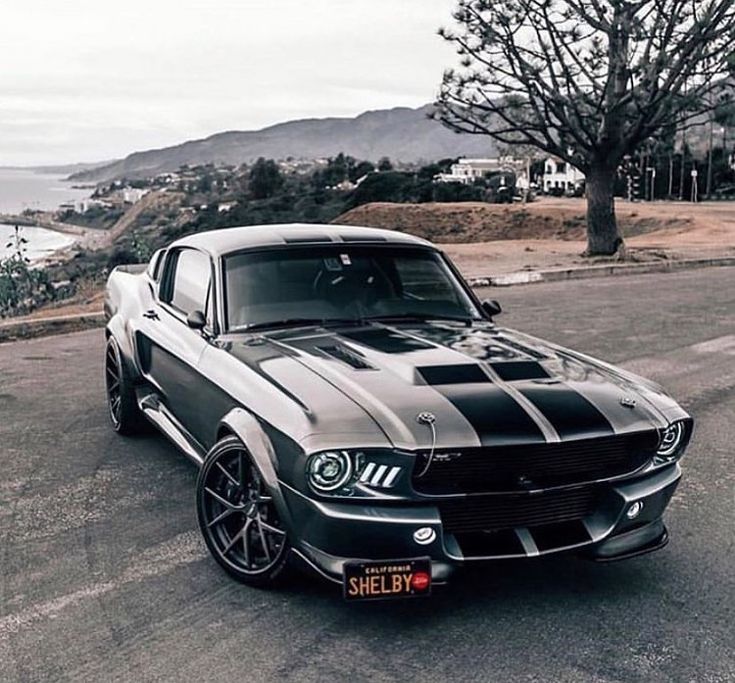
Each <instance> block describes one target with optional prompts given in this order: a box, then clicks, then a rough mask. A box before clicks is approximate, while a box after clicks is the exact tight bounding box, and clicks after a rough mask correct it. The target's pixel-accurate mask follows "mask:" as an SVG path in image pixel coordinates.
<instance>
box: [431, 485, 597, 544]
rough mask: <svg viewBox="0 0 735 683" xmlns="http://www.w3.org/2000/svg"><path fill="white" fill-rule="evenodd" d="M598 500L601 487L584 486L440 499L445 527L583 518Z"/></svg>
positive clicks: (462, 529) (486, 527)
mask: <svg viewBox="0 0 735 683" xmlns="http://www.w3.org/2000/svg"><path fill="white" fill-rule="evenodd" d="M598 500H599V492H598V489H596V488H594V487H584V488H578V489H569V490H563V491H549V492H545V493H513V494H496V495H487V496H468V497H467V498H458V499H448V500H442V501H440V502H439V503H438V504H437V506H438V508H439V513H440V515H441V520H442V525H443V528H444V531H445V532H447V533H467V532H471V531H500V530H502V529H516V528H518V527H534V526H540V525H544V524H558V523H560V522H573V521H577V520H581V519H583V518H584V517H587V516H588V515H589V514H591V513H592V512H593V511H594V509H595V507H596V506H597V503H598Z"/></svg>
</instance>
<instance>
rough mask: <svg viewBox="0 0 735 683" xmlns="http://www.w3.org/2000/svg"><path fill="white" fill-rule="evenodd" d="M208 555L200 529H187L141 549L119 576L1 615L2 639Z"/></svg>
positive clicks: (0, 634)
mask: <svg viewBox="0 0 735 683" xmlns="http://www.w3.org/2000/svg"><path fill="white" fill-rule="evenodd" d="M206 556H207V551H206V549H205V547H204V543H203V541H202V540H201V538H200V536H199V533H198V532H195V531H186V532H184V533H182V534H179V535H178V536H174V537H173V538H171V539H169V540H168V541H164V542H163V543H160V544H158V545H156V546H153V547H152V548H149V549H147V550H145V551H143V552H142V553H140V555H139V557H138V558H137V559H136V560H135V562H134V563H133V564H131V565H130V566H129V567H128V568H127V569H126V570H125V571H124V572H123V573H122V574H120V576H118V577H116V578H114V579H110V580H109V581H102V582H99V583H94V584H92V585H90V586H85V587H84V588H80V589H79V590H77V591H74V592H72V593H67V594H66V595H61V596H59V597H57V598H52V599H51V600H47V601H46V602H42V603H39V604H36V605H32V606H31V607H28V608H27V609H24V610H21V611H20V612H16V613H14V614H8V615H7V616H5V617H2V618H0V640H5V639H7V638H8V637H9V636H11V635H12V634H14V633H17V632H18V631H20V630H21V629H23V628H27V627H28V626H30V625H31V624H33V623H34V622H36V621H38V620H39V619H53V618H54V617H55V616H57V615H58V614H59V613H60V612H62V611H64V610H66V609H68V608H70V607H75V606H76V605H79V604H81V603H84V602H86V601H88V600H90V599H94V598H98V597H99V596H101V595H105V594H106V593H110V592H111V591H114V590H117V589H119V588H121V587H122V586H124V585H126V584H129V583H137V582H140V581H144V580H145V579H150V578H153V577H156V576H160V575H162V574H166V573H168V572H171V571H173V570H174V569H178V568H179V567H181V566H183V565H186V564H191V563H192V562H197V561H198V560H201V559H202V558H205V557H206Z"/></svg>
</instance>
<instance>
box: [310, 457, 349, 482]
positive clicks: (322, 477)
mask: <svg viewBox="0 0 735 683" xmlns="http://www.w3.org/2000/svg"><path fill="white" fill-rule="evenodd" d="M306 475H307V478H308V480H309V484H311V486H313V487H314V488H315V489H316V490H317V491H335V490H336V489H338V488H341V487H342V486H344V485H345V484H346V483H347V482H348V481H349V480H350V478H351V477H352V459H351V458H350V456H349V454H348V453H345V452H344V451H326V452H324V453H315V454H314V455H312V456H311V457H310V458H309V461H308V463H307V465H306Z"/></svg>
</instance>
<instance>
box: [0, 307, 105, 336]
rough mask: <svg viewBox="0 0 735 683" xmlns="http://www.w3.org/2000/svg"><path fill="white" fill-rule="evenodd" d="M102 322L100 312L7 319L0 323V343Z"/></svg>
mask: <svg viewBox="0 0 735 683" xmlns="http://www.w3.org/2000/svg"><path fill="white" fill-rule="evenodd" d="M104 324H105V315H104V313H102V312H99V313H76V314H72V315H57V316H51V317H49V318H31V319H26V320H9V321H6V322H2V323H0V343H2V342H8V341H16V340H17V339H29V338H31V337H41V336H47V335H52V334H64V333H66V332H77V331H78V330H87V329H90V328H93V327H102V326H103V325H104Z"/></svg>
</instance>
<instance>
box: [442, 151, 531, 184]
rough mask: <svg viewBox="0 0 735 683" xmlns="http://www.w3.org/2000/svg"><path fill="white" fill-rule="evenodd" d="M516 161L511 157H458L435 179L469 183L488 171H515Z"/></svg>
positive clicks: (445, 181)
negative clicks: (447, 169)
mask: <svg viewBox="0 0 735 683" xmlns="http://www.w3.org/2000/svg"><path fill="white" fill-rule="evenodd" d="M516 165H517V162H516V160H515V159H513V158H512V157H498V158H496V159H459V160H458V161H457V163H456V164H452V166H451V169H450V172H449V173H440V174H439V175H438V176H436V178H435V180H437V181H438V182H440V183H463V184H465V185H471V184H472V183H473V182H474V181H475V180H476V179H477V178H484V177H485V176H486V175H487V174H488V173H498V172H499V171H511V172H513V173H515V166H516Z"/></svg>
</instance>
